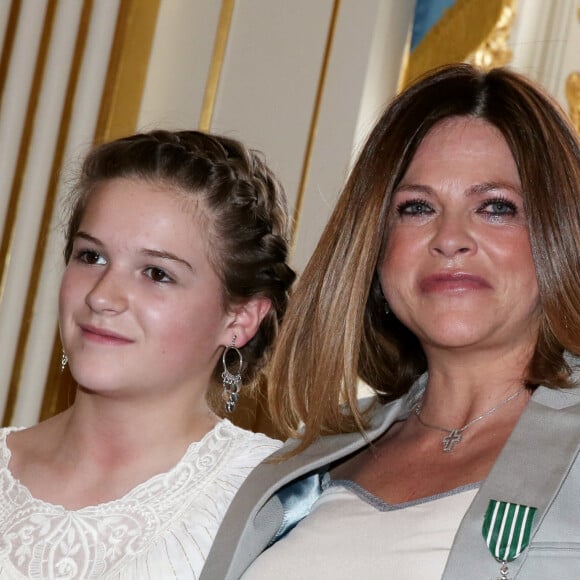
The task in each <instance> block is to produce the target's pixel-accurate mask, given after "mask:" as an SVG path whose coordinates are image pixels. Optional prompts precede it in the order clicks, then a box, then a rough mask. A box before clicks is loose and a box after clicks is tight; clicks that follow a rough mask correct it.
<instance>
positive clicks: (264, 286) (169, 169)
mask: <svg viewBox="0 0 580 580" xmlns="http://www.w3.org/2000/svg"><path fill="white" fill-rule="evenodd" d="M286 235H287V214H286V207H285V197H284V193H283V191H282V189H281V187H280V185H279V183H278V182H277V180H276V178H275V177H274V176H273V174H272V173H271V172H270V170H269V169H268V168H267V167H266V166H265V164H264V162H263V161H262V159H261V158H260V157H259V156H258V155H257V154H256V153H254V152H252V151H248V150H247V149H246V148H244V147H243V146H242V145H241V144H240V143H238V142H236V141H234V140H231V139H226V138H223V137H217V136H210V135H206V134H202V133H198V132H194V131H183V132H175V133H171V132H166V131H154V132H152V133H149V134H139V135H134V136H132V137H127V138H124V139H119V140H117V141H114V142H112V143H108V144H105V145H102V146H100V147H98V148H96V149H95V150H94V151H92V152H91V153H90V154H89V155H88V157H87V159H86V160H85V162H84V164H83V167H82V172H81V176H80V179H79V182H78V187H77V188H76V192H75V196H74V198H73V202H72V206H71V214H70V220H69V223H68V227H67V232H66V248H65V258H66V263H67V267H66V271H65V273H64V276H63V279H62V284H61V291H60V304H59V323H60V332H61V338H62V344H63V347H64V353H63V365H64V364H67V362H68V364H69V366H70V370H71V372H72V375H73V377H74V378H75V380H76V381H77V383H78V390H77V394H76V398H75V402H74V404H73V405H72V407H70V408H69V409H68V410H66V411H64V412H63V413H61V414H59V415H57V416H55V417H53V418H51V419H49V420H47V421H44V422H42V423H40V424H39V425H36V426H34V427H32V428H30V429H22V430H20V429H16V428H7V429H3V430H1V431H0V577H2V578H38V579H41V578H67V579H76V578H79V579H80V578H123V579H126V578H135V579H139V580H144V579H156V580H157V579H160V578H180V579H182V578H197V577H198V575H199V573H200V571H201V568H202V566H203V563H204V560H205V557H206V555H207V553H208V551H209V548H210V546H211V543H212V540H213V537H214V535H215V533H216V531H217V528H218V526H219V524H220V521H221V519H222V517H223V515H224V513H225V511H226V509H227V507H228V505H229V503H230V501H231V500H232V498H233V496H234V494H235V493H236V491H237V489H238V487H239V486H240V485H241V483H242V481H243V480H244V479H245V477H246V476H247V475H248V473H249V472H250V471H251V470H252V468H253V467H254V466H255V465H256V464H258V463H259V462H260V461H261V460H262V459H264V458H265V457H266V456H268V455H269V454H270V453H272V452H273V451H274V450H275V449H277V448H278V446H279V443H278V442H277V441H274V440H272V439H269V438H267V437H265V436H263V435H259V434H254V433H250V432H248V431H244V430H242V429H240V428H238V427H235V426H234V425H233V424H232V423H231V422H230V421H228V420H227V419H222V418H220V417H219V416H218V415H220V414H223V413H224V411H226V412H229V411H232V410H233V409H234V408H235V404H236V401H237V398H238V394H239V390H240V388H241V386H242V384H247V383H248V382H250V381H252V379H253V378H254V377H255V376H256V373H257V372H258V371H259V369H260V366H261V365H262V364H263V363H264V360H265V358H266V356H267V354H268V353H269V350H270V346H271V344H272V341H273V339H274V337H275V335H276V332H277V329H278V324H279V322H280V319H281V317H282V315H283V313H284V310H285V308H286V302H287V297H288V289H289V287H290V285H291V283H292V281H293V279H294V273H293V272H292V270H291V269H290V268H289V267H288V265H287V264H286V258H287V253H288V248H287V238H286Z"/></svg>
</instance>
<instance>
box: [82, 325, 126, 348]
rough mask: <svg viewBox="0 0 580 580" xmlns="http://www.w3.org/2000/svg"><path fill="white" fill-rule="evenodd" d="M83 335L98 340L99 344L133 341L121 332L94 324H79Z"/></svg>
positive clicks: (93, 340) (91, 339)
mask: <svg viewBox="0 0 580 580" xmlns="http://www.w3.org/2000/svg"><path fill="white" fill-rule="evenodd" d="M80 328H81V331H82V333H83V336H84V337H85V338H86V339H88V340H90V341H92V342H98V343H100V344H118V345H121V344H130V343H132V342H133V341H132V340H131V339H129V338H127V337H125V336H122V335H121V334H117V333H116V332H113V331H111V330H106V329H104V328H97V327H95V326H88V325H81V326H80Z"/></svg>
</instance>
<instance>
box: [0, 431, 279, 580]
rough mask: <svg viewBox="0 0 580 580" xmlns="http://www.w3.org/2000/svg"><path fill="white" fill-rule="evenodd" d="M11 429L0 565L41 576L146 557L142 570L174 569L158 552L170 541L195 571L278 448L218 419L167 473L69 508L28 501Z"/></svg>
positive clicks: (99, 571) (0, 471)
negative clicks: (240, 493) (248, 481)
mask: <svg viewBox="0 0 580 580" xmlns="http://www.w3.org/2000/svg"><path fill="white" fill-rule="evenodd" d="M12 430H13V429H2V430H0V457H1V460H0V569H1V568H2V565H5V566H6V569H9V568H13V572H14V573H15V572H16V571H18V572H19V573H20V574H22V575H24V577H25V578H32V579H39V580H40V579H48V578H51V579H52V578H66V579H70V580H72V579H77V578H79V579H80V578H103V576H104V575H105V574H106V575H107V576H108V575H109V574H114V573H118V572H119V570H120V569H121V568H123V567H124V566H126V565H127V564H128V563H130V562H131V561H132V560H135V559H137V558H139V557H144V556H145V555H146V556H147V562H146V563H147V566H148V567H151V566H153V567H154V566H155V562H156V561H158V560H163V561H164V562H165V563H163V562H161V564H159V562H157V564H159V565H162V566H163V565H170V566H171V567H172V568H173V567H174V565H175V562H172V559H175V558H174V556H172V555H171V554H170V550H169V549H168V547H167V546H164V549H162V547H163V546H162V544H164V543H165V542H168V541H170V542H172V543H173V544H175V543H176V542H177V543H179V544H180V545H181V546H182V548H183V549H182V550H181V552H182V556H181V559H182V560H184V561H186V560H187V559H188V558H189V559H191V558H192V554H193V555H194V556H195V558H196V559H197V563H196V565H195V566H194V565H193V564H192V563H191V562H188V563H189V567H190V568H191V569H192V573H193V568H199V569H200V568H201V565H203V561H204V560H205V556H206V555H207V551H208V550H209V546H210V545H211V541H212V539H213V536H214V535H215V532H216V531H217V527H218V525H219V522H220V521H221V519H222V518H223V515H224V513H225V511H226V509H227V507H228V505H229V503H230V501H231V499H232V498H233V496H234V494H235V492H236V491H237V489H238V488H239V486H240V485H241V483H242V481H243V480H244V479H245V477H246V476H247V475H248V473H249V472H250V471H251V469H252V468H253V467H254V466H255V465H256V464H257V463H259V462H260V461H261V460H262V459H263V458H264V457H266V456H267V455H269V454H270V453H272V452H273V451H274V450H275V449H277V448H278V447H279V444H278V442H274V441H273V440H271V439H268V438H267V437H265V436H263V435H258V434H253V433H250V432H247V431H244V430H242V429H239V428H238V427H235V426H234V425H232V424H231V423H230V422H229V421H227V420H223V421H221V422H220V423H218V425H216V427H215V428H214V429H213V430H212V431H210V432H209V433H207V434H206V435H205V436H204V437H203V439H201V441H198V442H194V443H192V444H191V445H190V446H189V447H188V449H187V451H186V452H185V454H184V456H183V458H182V459H181V460H180V461H179V463H178V464H177V465H175V467H173V468H172V469H170V470H169V471H167V472H166V473H162V474H159V475H155V476H153V477H152V478H151V479H149V480H147V481H146V482H144V483H142V484H139V485H138V486H136V487H135V488H134V489H133V490H131V491H130V492H128V493H127V494H126V495H125V496H123V497H122V498H119V499H116V500H112V501H110V502H106V503H103V504H99V505H97V506H88V507H83V508H81V509H78V510H67V509H65V508H64V507H63V506H60V505H55V504H50V503H47V502H45V501H42V500H40V499H36V498H34V497H33V496H32V494H31V493H30V491H29V490H28V488H26V487H25V486H24V485H22V484H21V483H20V482H19V481H18V480H17V479H15V478H14V477H13V475H12V474H11V472H10V470H9V469H8V464H9V461H10V457H11V454H10V450H9V449H8V447H7V445H6V436H7V434H8V433H9V432H11V431H12ZM176 529H179V530H180V531H179V533H178V534H177V535H176ZM168 538H169V539H168ZM190 550H193V552H191V551H190ZM163 553H165V556H163ZM152 555H153V556H154V557H153V560H151V556H152ZM8 562H9V563H8ZM200 562H201V564H200ZM179 564H181V563H179ZM136 577H138V576H136ZM188 577H195V576H188Z"/></svg>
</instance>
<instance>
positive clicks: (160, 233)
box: [59, 179, 234, 401]
mask: <svg viewBox="0 0 580 580" xmlns="http://www.w3.org/2000/svg"><path fill="white" fill-rule="evenodd" d="M202 211H203V209H202V208H201V207H200V206H199V205H196V204H195V203H193V202H191V201H187V202H186V201H184V198H183V195H179V194H177V193H175V192H173V191H171V190H168V188H167V187H163V186H156V185H152V184H151V183H148V182H145V181H139V180H134V179H115V180H111V181H108V182H105V183H104V184H103V185H102V186H100V187H99V189H98V190H97V191H95V192H94V194H93V195H92V196H91V198H90V200H89V202H88V204H87V207H86V211H85V213H84V216H83V219H82V221H81V224H80V227H79V231H78V232H77V234H76V236H75V238H74V241H73V251H72V255H71V259H70V261H69V263H68V266H67V268H66V271H65V273H64V276H63V279H62V285H61V289H60V301H59V310H60V329H61V337H62V342H63V346H64V349H65V351H66V352H67V354H68V356H69V361H70V368H71V372H72V374H73V376H74V377H75V379H76V380H77V381H78V382H79V384H80V385H81V386H82V387H84V388H85V389H88V390H91V391H98V392H101V393H109V394H111V395H113V396H135V395H136V396H141V395H151V396H156V395H158V394H160V393H163V392H166V391H172V392H181V391H182V392H184V393H187V395H186V396H188V397H191V396H196V397H197V396H199V399H200V401H201V400H203V398H204V397H205V392H206V390H207V388H208V385H209V383H210V379H211V375H212V371H213V369H214V367H215V365H216V363H217V360H218V358H219V356H220V353H221V351H222V347H223V346H224V345H227V344H230V343H231V340H232V336H233V334H234V332H233V330H232V324H233V321H234V315H233V314H231V313H228V312H226V311H225V309H224V306H223V289H222V284H221V281H220V279H219V277H218V275H217V274H216V272H215V271H214V270H213V268H212V266H211V264H210V262H209V259H208V255H207V252H208V245H209V243H208V239H207V234H206V231H205V229H204V228H203V227H201V226H200V223H202V220H200V213H201V212H202Z"/></svg>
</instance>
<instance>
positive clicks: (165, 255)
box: [75, 230, 194, 272]
mask: <svg viewBox="0 0 580 580" xmlns="http://www.w3.org/2000/svg"><path fill="white" fill-rule="evenodd" d="M77 238H80V239H82V240H86V241H87V242H90V243H91V244H94V245H96V246H99V247H101V248H102V247H104V245H105V244H103V242H102V241H101V240H99V238H95V236H91V235H90V234H88V233H87V232H83V231H81V230H79V231H78V232H77V233H76V234H75V240H76V239H77ZM140 253H141V254H143V255H145V256H149V257H151V258H160V259H162V260H171V261H172V262H178V263H180V264H183V265H184V266H185V267H186V268H188V269H189V270H191V271H192V272H193V271H194V270H193V266H192V265H191V264H190V263H189V262H188V261H187V260H184V259H183V258H180V257H179V256H176V255H175V254H172V253H171V252H167V251H165V250H153V249H149V248H143V249H141V250H140Z"/></svg>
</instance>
